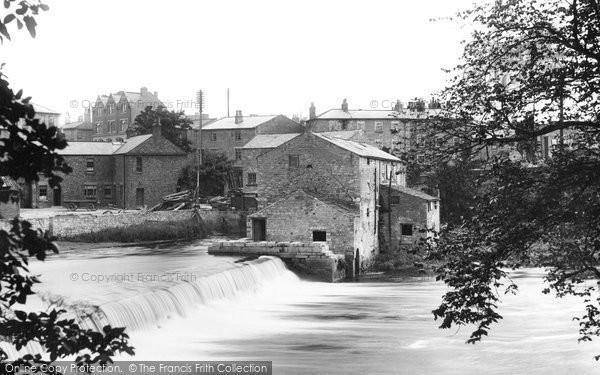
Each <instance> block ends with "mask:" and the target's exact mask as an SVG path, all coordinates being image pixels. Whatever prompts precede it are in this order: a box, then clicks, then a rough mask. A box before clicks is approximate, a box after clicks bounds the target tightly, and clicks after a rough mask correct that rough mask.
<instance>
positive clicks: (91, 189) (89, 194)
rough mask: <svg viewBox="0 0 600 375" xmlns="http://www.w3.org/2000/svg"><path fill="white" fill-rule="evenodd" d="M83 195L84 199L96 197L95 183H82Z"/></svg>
mask: <svg viewBox="0 0 600 375" xmlns="http://www.w3.org/2000/svg"><path fill="white" fill-rule="evenodd" d="M83 197H84V198H85V199H96V185H83Z"/></svg>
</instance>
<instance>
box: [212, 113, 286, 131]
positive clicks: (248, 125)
mask: <svg viewBox="0 0 600 375" xmlns="http://www.w3.org/2000/svg"><path fill="white" fill-rule="evenodd" d="M275 117H277V116H276V115H269V116H244V117H242V119H243V121H242V122H241V123H239V124H236V123H235V117H223V118H221V119H218V120H217V121H215V122H213V123H211V124H209V125H207V126H202V130H224V129H254V128H256V127H257V126H259V125H261V124H264V123H265V122H267V121H270V120H272V119H274V118H275Z"/></svg>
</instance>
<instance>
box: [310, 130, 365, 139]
mask: <svg viewBox="0 0 600 375" xmlns="http://www.w3.org/2000/svg"><path fill="white" fill-rule="evenodd" d="M319 134H322V135H327V136H330V137H334V138H339V139H345V140H347V141H351V140H354V139H360V138H363V137H364V136H365V131H364V130H338V131H331V132H319Z"/></svg>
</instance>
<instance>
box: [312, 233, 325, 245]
mask: <svg viewBox="0 0 600 375" xmlns="http://www.w3.org/2000/svg"><path fill="white" fill-rule="evenodd" d="M313 241H315V242H325V241H327V232H325V231H322V230H314V231H313Z"/></svg>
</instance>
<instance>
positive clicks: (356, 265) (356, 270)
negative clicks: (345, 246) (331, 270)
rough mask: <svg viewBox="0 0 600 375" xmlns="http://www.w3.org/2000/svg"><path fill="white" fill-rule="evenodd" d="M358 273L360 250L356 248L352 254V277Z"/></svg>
mask: <svg viewBox="0 0 600 375" xmlns="http://www.w3.org/2000/svg"><path fill="white" fill-rule="evenodd" d="M359 273H360V250H358V249H356V255H355V256H354V277H356V276H358V274H359Z"/></svg>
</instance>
